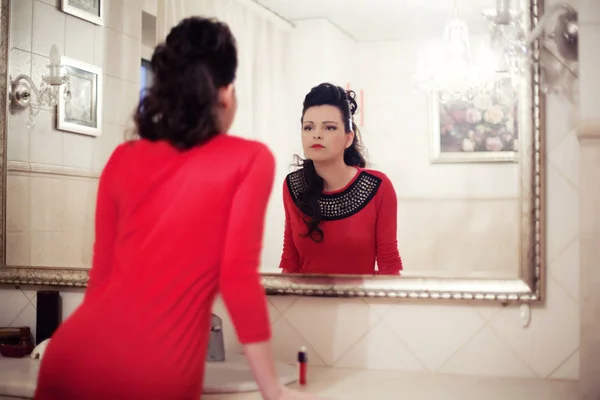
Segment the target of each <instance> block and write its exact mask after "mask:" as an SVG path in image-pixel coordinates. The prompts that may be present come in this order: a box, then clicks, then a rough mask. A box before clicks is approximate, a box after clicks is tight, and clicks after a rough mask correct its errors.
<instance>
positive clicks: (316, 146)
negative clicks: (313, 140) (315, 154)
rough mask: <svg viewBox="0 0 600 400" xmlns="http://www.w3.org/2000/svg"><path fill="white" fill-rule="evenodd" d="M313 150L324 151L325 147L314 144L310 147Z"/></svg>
mask: <svg viewBox="0 0 600 400" xmlns="http://www.w3.org/2000/svg"><path fill="white" fill-rule="evenodd" d="M310 148H311V149H324V148H325V146H323V145H320V144H313V145H312V146H310Z"/></svg>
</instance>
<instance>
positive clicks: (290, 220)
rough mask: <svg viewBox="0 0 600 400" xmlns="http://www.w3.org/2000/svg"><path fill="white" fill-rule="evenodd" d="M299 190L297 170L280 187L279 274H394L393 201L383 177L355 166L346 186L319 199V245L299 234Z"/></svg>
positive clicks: (301, 218) (302, 185)
mask: <svg viewBox="0 0 600 400" xmlns="http://www.w3.org/2000/svg"><path fill="white" fill-rule="evenodd" d="M305 187H306V182H305V180H304V176H303V172H302V170H298V171H295V172H292V173H291V174H289V175H288V176H287V177H286V179H285V182H284V185H283V204H284V208H285V234H284V242H283V255H282V256H281V263H280V265H279V267H280V268H281V269H282V270H283V272H284V273H302V274H360V275H363V274H367V275H373V274H376V273H377V274H380V275H381V274H384V275H397V274H399V273H400V271H401V270H402V261H401V259H400V254H399V252H398V240H397V238H396V235H397V231H396V226H397V213H398V200H397V197H396V192H395V190H394V187H393V185H392V182H391V181H390V179H389V178H388V177H387V176H386V175H385V174H384V173H382V172H379V171H374V170H369V169H362V168H357V173H356V175H355V177H354V179H352V181H350V183H348V185H347V186H346V187H344V188H342V189H340V190H337V191H334V192H324V193H323V194H322V195H321V198H320V199H319V203H320V206H321V213H322V215H323V221H322V222H321V223H320V225H319V227H320V228H321V229H322V230H323V240H322V241H321V242H315V241H314V240H312V239H311V238H309V237H307V236H305V235H306V233H307V232H308V228H307V226H306V224H305V223H304V219H306V218H307V217H306V216H305V214H303V213H302V212H301V211H300V208H299V206H298V195H299V193H300V192H301V191H303V190H304V188H305ZM375 262H377V271H376V270H375Z"/></svg>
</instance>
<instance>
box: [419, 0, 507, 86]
mask: <svg viewBox="0 0 600 400" xmlns="http://www.w3.org/2000/svg"><path fill="white" fill-rule="evenodd" d="M457 1H458V0H455V2H454V17H453V18H452V19H451V20H450V21H449V22H448V23H447V24H446V26H445V27H444V32H443V36H442V48H441V49H440V50H438V51H432V52H430V54H429V55H428V56H427V57H425V58H423V59H421V60H420V65H419V66H418V68H417V77H416V79H417V89H419V90H424V91H428V92H437V93H440V94H441V95H443V96H444V97H448V96H450V97H452V96H456V97H463V96H465V95H467V96H469V97H472V96H476V95H477V94H478V93H482V92H489V91H490V90H494V88H495V87H496V85H497V82H498V75H497V68H496V66H497V62H496V59H497V57H496V56H495V55H494V54H492V52H491V49H486V52H487V54H485V56H482V57H477V59H478V60H480V61H479V62H478V63H474V62H473V57H472V50H471V40H470V36H469V28H468V26H467V23H466V21H464V20H463V19H461V18H459V17H458V12H457Z"/></svg>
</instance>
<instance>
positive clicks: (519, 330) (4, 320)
mask: <svg viewBox="0 0 600 400" xmlns="http://www.w3.org/2000/svg"><path fill="white" fill-rule="evenodd" d="M19 1H21V0H19ZM128 1H129V0H128ZM128 1H127V2H125V1H123V4H129V3H128ZM593 1H594V0H587V2H588V4H587V7H588V8H586V12H587V14H586V22H585V24H583V25H582V28H581V37H582V40H581V46H582V55H581V64H582V65H581V87H582V93H581V115H582V116H583V117H584V118H586V119H596V120H600V111H598V108H597V106H596V104H597V101H598V93H600V80H599V78H598V75H597V72H596V71H597V70H598V67H600V58H599V57H600V55H598V53H597V52H596V51H594V50H593V49H594V47H593V46H594V45H595V44H597V43H598V41H600V7H599V6H598V5H596V4H594V6H593V7H592V2H593ZM25 2H27V1H25ZM29 3H31V2H29ZM34 3H41V2H39V1H35V2H34ZM116 3H120V2H117V1H115V0H113V1H111V2H110V4H111V5H114V4H116ZM128 7H129V5H128ZM131 7H133V6H131ZM582 7H585V5H584V6H582ZM132 10H133V8H132ZM135 12H136V13H137V14H135V15H140V11H139V9H138V10H135ZM110 15H112V14H109V17H110ZM129 15H133V14H129ZM582 15H583V13H582ZM109 19H110V18H109ZM132 19H133V18H132ZM117 22H118V23H117ZM111 25H112V27H111ZM106 31H107V34H105V38H106V37H107V35H108V32H109V34H110V35H113V37H115V36H118V37H120V38H121V39H122V43H130V42H132V41H130V39H131V38H132V37H139V29H137V30H135V31H134V30H131V31H129V30H125V28H124V25H123V24H122V21H120V20H119V21H117V20H114V21H113V22H112V23H111V22H110V21H109V27H108V28H106ZM125 32H131V34H127V33H125ZM105 43H106V49H107V50H106V53H108V51H112V50H111V48H112V46H116V47H118V48H119V49H120V50H119V51H122V50H124V49H125V47H124V45H119V42H118V41H113V40H107V41H106V42H105ZM136 46H137V45H136ZM136 49H137V47H136ZM586 49H587V53H586ZM114 51H117V50H114ZM136 51H137V50H136ZM117 54H119V53H117ZM126 56H127V55H126V54H125V53H123V54H122V55H120V56H119V55H115V56H114V57H113V56H111V57H110V58H111V60H112V61H114V62H117V61H118V60H121V61H122V60H123V59H124V58H125V57H126ZM105 57H106V55H105ZM138 59H139V57H138ZM123 62H124V61H123ZM105 68H106V70H105V72H106V73H107V74H108V73H109V71H110V70H109V68H107V67H106V66H105ZM125 69H127V68H126V67H119V68H117V67H115V68H114V69H112V71H113V72H116V71H119V72H120V73H121V72H122V71H123V70H125ZM115 75H116V76H113V78H119V79H121V81H120V83H121V84H123V85H125V84H126V83H127V81H126V80H124V79H123V78H126V77H127V75H120V74H115ZM106 84H107V86H108V84H109V83H108V79H107V83H106ZM116 93H118V91H117V92H116ZM114 99H115V101H118V100H119V99H120V97H119V96H117V97H115V98H114ZM579 112H580V110H579V108H578V107H577V106H574V105H573V104H571V103H569V102H567V101H565V100H564V99H561V98H558V97H551V98H550V99H549V100H548V113H547V115H548V120H547V122H548V134H547V136H548V138H547V139H548V141H547V144H548V145H547V151H548V157H547V161H548V177H547V179H548V189H547V193H548V216H547V218H548V224H547V228H548V274H547V283H548V299H547V304H546V305H545V306H544V307H540V308H536V309H534V310H533V312H532V320H531V325H530V326H529V327H528V328H523V327H522V326H521V321H520V318H519V310H518V309H517V308H513V307H507V308H503V307H500V306H497V305H487V306H481V305H477V304H466V303H450V304H443V303H438V304H436V303H432V302H427V303H418V302H409V301H405V300H380V301H375V300H366V299H365V300H363V299H319V298H296V297H271V298H270V299H269V303H270V310H271V321H272V326H273V331H274V346H275V350H276V354H277V356H278V358H280V359H283V360H290V361H292V360H293V359H294V357H295V352H296V351H297V349H298V347H299V346H300V345H307V346H308V347H309V349H310V354H309V357H310V361H311V362H312V363H313V364H326V365H336V366H348V367H358V368H370V369H392V370H397V371H398V372H399V373H401V372H402V371H406V370H411V371H415V370H416V371H431V372H435V373H459V374H473V375H492V376H523V377H537V378H540V379H578V378H579V377H581V381H582V386H581V387H582V388H585V389H591V386H592V385H591V383H592V382H597V377H598V376H600V371H598V369H597V366H598V365H599V363H598V361H597V360H599V359H600V352H599V351H600V346H599V339H597V338H598V334H597V332H598V330H599V328H600V327H599V326H598V325H599V323H600V322H599V321H600V315H598V310H600V300H599V299H600V295H599V294H597V293H598V292H597V287H598V283H600V273H599V272H598V271H600V265H598V263H599V261H598V260H600V255H599V254H598V249H599V248H600V246H599V245H598V244H599V238H600V232H599V231H598V229H599V226H598V225H599V224H598V223H597V219H595V217H594V215H595V214H594V213H593V212H594V211H597V210H595V208H597V204H600V193H598V191H597V188H598V187H600V182H599V181H598V173H597V171H598V166H599V164H600V145H599V144H598V143H599V142H598V141H596V142H594V143H593V144H589V145H588V146H587V147H583V148H582V149H581V151H580V148H579V145H578V141H577V136H576V132H575V127H576V122H575V121H577V120H578V118H577V117H578V115H579ZM105 119H106V118H105ZM113 124H114V126H115V128H116V127H119V128H122V126H119V125H118V124H117V123H114V122H113ZM599 136H600V135H599ZM32 138H33V140H32ZM9 140H10V139H9ZM35 140H36V139H35V136H34V135H33V134H31V133H30V143H33V142H34V141H35ZM115 141H117V140H116V139H115ZM29 154H30V155H31V154H32V153H31V152H30V153H29ZM580 170H581V176H580V173H579V172H580ZM592 195H594V197H593V198H592V197H589V198H590V200H587V198H588V196H592ZM38 199H39V198H38ZM584 199H586V200H584ZM580 204H581V206H580ZM580 207H581V209H580ZM594 207H595V208H594ZM580 211H581V221H582V224H581V226H580V225H579V220H580V217H579V216H580ZM12 212H14V211H12ZM580 228H581V235H580ZM580 273H581V277H580ZM580 278H581V281H580ZM581 282H583V284H582V283H581ZM580 288H581V291H582V292H581V294H580ZM62 296H63V307H64V310H63V311H64V315H65V316H67V315H68V314H70V313H71V312H72V311H73V310H74V309H75V308H76V307H77V306H78V305H79V303H80V302H81V299H82V291H80V290H77V291H63V292H62ZM0 304H3V306H2V307H0V326H6V325H13V326H14V325H31V326H35V291H33V290H27V289H24V290H20V289H18V290H14V289H11V288H4V289H0ZM4 305H9V306H8V307H7V306H4ZM215 311H216V312H217V313H218V314H219V315H222V316H225V314H226V312H225V310H224V307H223V305H222V304H221V303H217V304H216V306H215ZM580 318H581V324H580ZM226 322H227V324H226V326H225V332H226V335H227V347H228V349H229V352H235V351H237V350H238V349H239V346H238V345H237V342H236V341H235V339H234V337H233V335H234V334H233V332H232V328H231V325H230V324H229V322H228V321H226ZM594 374H595V375H594ZM594 394H596V393H592V392H590V397H589V399H595V398H596V397H591V396H593V395H594Z"/></svg>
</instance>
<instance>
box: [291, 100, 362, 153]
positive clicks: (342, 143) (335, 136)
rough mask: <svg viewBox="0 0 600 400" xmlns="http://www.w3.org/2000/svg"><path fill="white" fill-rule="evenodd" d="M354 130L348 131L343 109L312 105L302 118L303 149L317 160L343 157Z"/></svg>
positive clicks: (350, 142) (352, 137)
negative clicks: (343, 118)
mask: <svg viewBox="0 0 600 400" xmlns="http://www.w3.org/2000/svg"><path fill="white" fill-rule="evenodd" d="M353 139H354V132H350V133H346V129H345V127H344V122H343V121H342V113H341V111H340V110H339V109H338V108H337V107H335V106H330V105H322V106H315V107H310V108H308V109H307V110H306V112H305V113H304V117H303V118H302V149H303V150H304V155H305V157H306V158H308V159H311V160H313V161H315V162H319V161H321V162H322V161H334V160H336V159H338V158H341V159H343V157H344V150H346V149H347V148H348V147H350V145H351V144H352V140H353Z"/></svg>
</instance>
